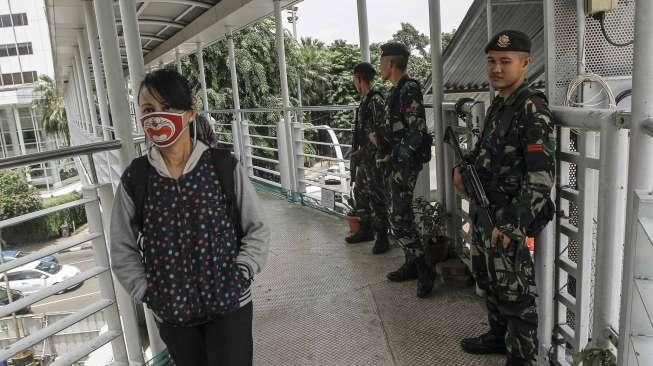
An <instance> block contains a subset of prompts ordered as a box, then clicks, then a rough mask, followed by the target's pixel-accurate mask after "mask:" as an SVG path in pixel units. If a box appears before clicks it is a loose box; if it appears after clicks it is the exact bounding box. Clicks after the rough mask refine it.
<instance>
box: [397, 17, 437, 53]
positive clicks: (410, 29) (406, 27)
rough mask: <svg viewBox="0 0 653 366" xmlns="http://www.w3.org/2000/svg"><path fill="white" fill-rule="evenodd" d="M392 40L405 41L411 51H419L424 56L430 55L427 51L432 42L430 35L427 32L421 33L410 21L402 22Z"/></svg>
mask: <svg viewBox="0 0 653 366" xmlns="http://www.w3.org/2000/svg"><path fill="white" fill-rule="evenodd" d="M392 40H393V41H395V42H401V43H403V44H404V45H405V46H406V47H408V49H409V50H410V52H411V53H412V52H414V51H418V52H419V54H420V55H421V56H422V57H423V58H425V57H428V56H429V54H428V53H427V52H426V47H427V46H428V45H429V43H430V39H429V37H428V36H427V35H426V34H423V33H420V32H419V31H418V30H417V29H415V27H414V26H413V25H412V24H410V23H401V29H400V30H398V31H397V32H395V34H393V35H392Z"/></svg>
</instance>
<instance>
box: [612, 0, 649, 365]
mask: <svg viewBox="0 0 653 366" xmlns="http://www.w3.org/2000/svg"><path fill="white" fill-rule="evenodd" d="M652 17H653V2H651V1H637V2H636V3H635V44H634V46H633V49H634V58H633V65H634V69H633V95H632V99H631V103H632V111H633V112H632V121H631V129H630V136H631V138H630V154H629V163H628V168H629V171H628V192H627V193H628V206H627V207H628V209H627V211H626V212H628V216H627V219H626V228H627V230H626V245H625V248H624V262H623V275H622V290H621V312H620V317H619V319H620V321H619V361H618V363H619V365H625V364H627V359H628V358H627V355H628V350H629V347H630V333H631V317H632V314H631V311H632V307H631V304H632V303H631V301H632V298H633V276H634V270H633V266H634V262H635V235H633V229H634V227H635V223H636V222H637V217H636V213H635V212H634V209H633V207H634V205H633V201H634V197H635V190H639V189H642V190H646V191H647V192H651V191H653V164H651V161H650V158H651V156H653V139H652V138H651V136H649V135H647V134H646V133H645V132H644V130H645V126H646V123H647V122H648V120H649V119H650V118H651V116H653V44H652V43H651V39H653V23H652V22H651V21H650V19H651V18H652Z"/></svg>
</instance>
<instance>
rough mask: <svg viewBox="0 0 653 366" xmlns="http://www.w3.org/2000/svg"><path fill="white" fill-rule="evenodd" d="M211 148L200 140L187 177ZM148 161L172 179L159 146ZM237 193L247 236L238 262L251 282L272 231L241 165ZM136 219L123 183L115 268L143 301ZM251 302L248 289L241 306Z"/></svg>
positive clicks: (115, 220) (114, 224)
mask: <svg viewBox="0 0 653 366" xmlns="http://www.w3.org/2000/svg"><path fill="white" fill-rule="evenodd" d="M207 149H208V147H207V146H206V145H205V144H204V143H202V142H201V141H197V143H196V144H195V147H194V148H193V151H192V152H191V155H190V157H189V159H188V162H187V163H186V166H185V167H184V171H183V174H187V173H189V172H190V171H192V170H193V169H194V168H195V166H196V165H197V163H198V161H199V159H200V157H201V156H202V154H203V153H204V151H206V150H207ZM148 161H149V163H150V165H151V166H152V167H153V168H154V169H155V170H156V172H157V173H158V174H159V175H161V176H163V177H167V178H171V177H172V176H171V174H170V172H169V171H168V168H167V166H166V164H165V162H164V160H163V156H162V155H161V153H160V151H159V150H158V149H157V148H156V147H154V148H152V149H150V151H149V153H148ZM234 190H235V194H236V197H235V204H236V206H237V207H238V209H239V212H240V221H241V222H240V225H241V228H242V230H243V232H244V234H245V235H244V236H243V238H242V240H241V246H240V252H239V254H238V256H237V258H236V263H237V264H238V265H239V267H240V268H241V269H242V271H243V273H244V275H245V278H248V279H250V280H251V279H253V277H254V275H255V274H257V273H259V272H261V270H262V268H263V266H264V265H265V262H266V260H267V256H268V250H269V241H270V230H269V228H268V226H267V225H266V224H265V220H264V217H263V210H262V208H261V205H260V203H259V200H258V196H257V193H256V191H255V189H254V187H253V186H252V184H251V182H250V181H249V177H248V176H247V170H246V169H245V167H244V166H243V165H242V164H241V163H240V162H239V163H238V164H237V165H236V167H235V169H234ZM134 216H135V208H134V202H132V199H131V198H130V196H129V194H128V193H127V191H126V190H125V188H124V187H123V185H122V183H121V184H120V185H119V186H118V189H117V191H116V197H115V200H114V205H113V211H112V213H111V229H110V236H111V244H110V257H111V265H112V268H113V271H114V273H115V274H116V277H117V278H118V281H120V283H121V284H122V285H123V286H124V287H125V288H126V289H127V291H128V292H129V293H130V294H131V296H132V297H133V298H134V299H136V300H137V301H139V302H142V300H143V296H144V295H145V290H146V288H147V280H146V276H145V267H144V266H143V263H142V262H141V254H140V249H139V246H138V244H137V237H138V229H137V228H136V227H134V226H133V225H132V224H131V222H132V219H133V218H134ZM251 299H252V298H251V288H250V289H246V290H244V291H243V292H242V294H241V297H240V305H241V307H242V306H244V305H246V304H248V303H249V302H251Z"/></svg>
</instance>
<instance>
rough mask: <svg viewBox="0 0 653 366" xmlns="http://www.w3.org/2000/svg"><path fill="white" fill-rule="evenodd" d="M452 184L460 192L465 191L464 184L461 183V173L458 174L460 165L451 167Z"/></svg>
mask: <svg viewBox="0 0 653 366" xmlns="http://www.w3.org/2000/svg"><path fill="white" fill-rule="evenodd" d="M453 186H454V187H456V190H457V191H458V192H460V193H465V184H464V183H463V175H462V174H460V167H458V166H457V167H455V168H453Z"/></svg>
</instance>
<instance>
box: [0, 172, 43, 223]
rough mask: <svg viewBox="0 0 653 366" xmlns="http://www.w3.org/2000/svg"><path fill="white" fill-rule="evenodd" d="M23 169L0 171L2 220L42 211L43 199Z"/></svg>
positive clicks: (0, 217)
mask: <svg viewBox="0 0 653 366" xmlns="http://www.w3.org/2000/svg"><path fill="white" fill-rule="evenodd" d="M25 177H26V174H25V171H24V170H23V169H12V170H4V171H0V220H6V219H9V218H12V217H16V216H20V215H23V214H26V213H29V212H33V211H37V210H39V209H41V207H42V205H41V198H40V197H39V192H38V190H37V189H36V188H34V187H32V186H30V185H29V184H28V183H27V179H26V178H25Z"/></svg>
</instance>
